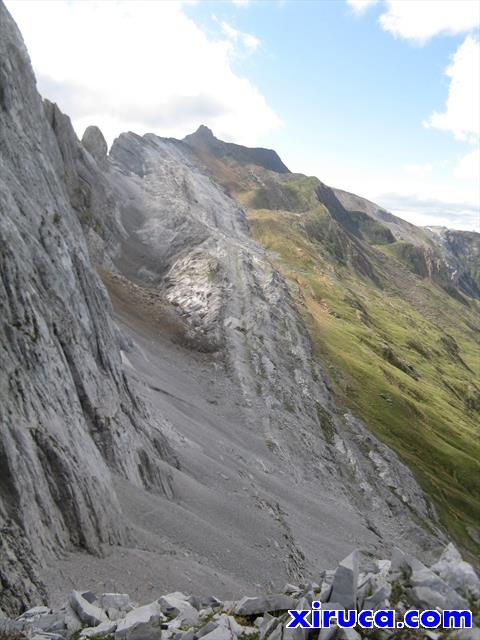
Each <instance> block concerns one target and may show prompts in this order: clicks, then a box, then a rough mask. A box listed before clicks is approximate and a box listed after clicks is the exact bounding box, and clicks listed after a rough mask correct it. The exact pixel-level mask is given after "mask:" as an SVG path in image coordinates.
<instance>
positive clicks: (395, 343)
mask: <svg viewBox="0 0 480 640" xmlns="http://www.w3.org/2000/svg"><path fill="white" fill-rule="evenodd" d="M199 158H200V159H201V161H202V162H203V164H204V167H205V169H206V170H207V171H209V172H210V174H211V175H212V176H214V177H215V179H216V180H218V181H219V182H221V183H222V184H223V185H224V187H225V188H226V189H227V190H228V191H229V192H230V193H231V195H232V196H233V197H235V198H236V199H237V200H238V201H239V202H241V203H243V204H244V205H245V206H246V207H247V211H248V217H249V222H250V228H251V231H252V235H253V237H254V238H255V239H256V240H257V241H258V242H260V243H261V244H262V245H263V246H264V247H265V248H266V249H267V250H268V251H269V254H270V260H271V263H272V264H273V265H274V266H275V267H277V268H278V269H279V271H280V272H281V273H282V275H284V277H285V278H286V281H287V282H288V284H289V289H290V292H291V294H292V296H293V298H294V300H295V302H296V305H297V308H298V309H299V310H300V313H301V315H302V317H303V320H304V322H305V323H306V325H307V327H308V328H309V332H310V335H311V337H312V340H313V343H314V345H315V350H316V353H317V356H318V358H319V359H320V360H321V361H322V363H323V364H324V366H325V367H326V370H327V372H328V373H329V380H330V383H331V385H332V388H333V391H334V395H335V397H336V400H337V402H339V404H340V406H343V407H344V408H346V409H347V408H348V409H349V410H351V411H352V412H353V413H354V415H356V416H358V417H360V418H362V419H363V420H364V421H365V423H366V424H367V425H368V427H369V428H370V430H371V431H372V432H373V433H374V434H375V435H376V436H377V437H378V438H380V439H381V440H382V441H383V442H385V443H386V444H388V445H389V446H390V447H392V449H394V450H395V451H396V452H397V453H398V454H399V455H400V456H401V458H402V460H403V461H404V462H406V463H407V464H408V466H409V467H410V468H411V469H412V470H413V471H414V473H415V476H416V478H417V479H418V481H419V482H420V484H421V485H422V487H423V488H424V490H425V491H426V493H427V495H428V496H429V497H430V498H431V499H432V500H433V501H434V502H435V504H436V506H437V508H438V509H439V512H440V516H441V519H442V521H443V522H444V524H445V526H447V528H448V529H449V531H450V533H451V535H453V536H454V537H455V538H456V539H457V540H458V541H461V543H462V544H463V545H464V546H465V548H468V549H470V550H471V552H472V554H473V557H475V556H476V555H477V553H478V542H479V538H478V524H479V522H480V503H479V500H478V496H479V495H480V485H479V478H480V473H479V471H480V469H479V462H478V461H479V454H480V451H479V450H478V448H477V443H478V435H479V409H480V406H479V398H480V387H479V385H478V379H479V363H480V350H479V326H478V314H479V306H480V303H479V300H480V292H479V289H478V265H479V264H480V259H479V256H480V236H479V234H477V233H473V232H463V231H453V230H448V229H432V228H419V227H416V226H414V225H412V224H410V223H408V222H406V221H403V220H401V219H400V218H397V217H395V216H393V215H392V214H391V213H389V212H387V211H385V210H384V209H382V208H381V207H379V206H378V205H375V204H374V203H372V202H369V201H368V200H365V199H363V198H360V197H359V196H356V195H354V194H350V193H348V192H345V191H342V190H340V189H332V188H330V187H328V186H327V185H325V184H323V183H322V182H321V181H320V180H318V179H317V178H313V177H307V176H303V175H300V174H288V175H279V174H277V173H275V172H271V171H266V170H265V169H264V167H262V166H259V165H257V166H254V165H251V166H250V167H248V169H244V168H242V167H241V166H240V165H239V164H237V165H236V166H233V163H229V164H228V166H226V165H223V166H221V167H220V166H219V164H218V161H217V159H216V158H215V157H210V158H208V156H206V155H205V153H202V155H201V156H199Z"/></svg>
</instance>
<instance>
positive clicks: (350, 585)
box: [330, 550, 358, 609]
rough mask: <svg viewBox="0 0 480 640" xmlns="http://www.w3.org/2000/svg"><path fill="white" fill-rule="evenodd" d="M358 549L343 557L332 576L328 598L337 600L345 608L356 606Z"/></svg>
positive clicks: (354, 607)
mask: <svg viewBox="0 0 480 640" xmlns="http://www.w3.org/2000/svg"><path fill="white" fill-rule="evenodd" d="M357 584H358V551H357V550H355V551H353V553H351V554H350V555H349V556H347V557H346V558H344V559H343V560H342V561H341V562H340V564H339V565H338V567H337V570H336V571H335V575H334V577H333V584H332V592H331V595H330V600H333V601H334V602H339V603H340V604H341V605H343V606H344V607H345V609H356V608H357Z"/></svg>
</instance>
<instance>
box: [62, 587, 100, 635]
mask: <svg viewBox="0 0 480 640" xmlns="http://www.w3.org/2000/svg"><path fill="white" fill-rule="evenodd" d="M93 601H95V596H94V595H93ZM69 602H70V605H71V607H72V609H73V610H74V611H75V613H76V614H77V616H78V617H79V618H80V620H81V621H82V622H83V623H84V624H88V625H89V626H90V627H96V626H98V625H99V624H100V623H102V622H106V621H107V620H108V618H107V614H106V613H105V611H103V610H102V609H100V607H97V606H96V605H94V604H92V593H91V591H88V592H84V593H81V592H80V591H72V593H71V595H70V601H69Z"/></svg>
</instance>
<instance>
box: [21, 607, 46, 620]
mask: <svg viewBox="0 0 480 640" xmlns="http://www.w3.org/2000/svg"><path fill="white" fill-rule="evenodd" d="M49 613H52V610H51V609H50V607H32V608H31V609H28V610H27V611H25V613H23V614H22V615H21V616H20V617H19V618H17V619H18V620H27V619H29V618H38V617H39V616H44V615H47V614H49Z"/></svg>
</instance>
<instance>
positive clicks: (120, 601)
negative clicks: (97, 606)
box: [99, 593, 133, 611]
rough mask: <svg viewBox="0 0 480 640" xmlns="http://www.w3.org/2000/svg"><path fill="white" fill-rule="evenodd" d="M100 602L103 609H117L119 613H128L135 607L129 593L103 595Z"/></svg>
mask: <svg viewBox="0 0 480 640" xmlns="http://www.w3.org/2000/svg"><path fill="white" fill-rule="evenodd" d="M99 601H100V603H101V605H102V607H103V609H117V610H118V611H128V610H130V609H131V608H132V606H133V605H132V601H131V600H130V596H129V595H128V593H102V595H101V596H100V598H99Z"/></svg>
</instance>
